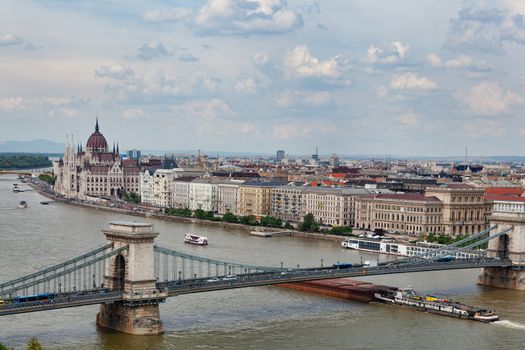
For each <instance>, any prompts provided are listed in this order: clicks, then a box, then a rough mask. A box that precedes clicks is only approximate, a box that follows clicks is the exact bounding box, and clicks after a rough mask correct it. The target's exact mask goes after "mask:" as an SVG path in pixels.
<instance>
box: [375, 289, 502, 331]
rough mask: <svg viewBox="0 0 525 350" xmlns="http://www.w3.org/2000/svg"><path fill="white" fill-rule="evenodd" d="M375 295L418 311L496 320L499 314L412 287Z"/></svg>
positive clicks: (472, 318) (488, 320) (481, 319)
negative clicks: (418, 290) (422, 292)
mask: <svg viewBox="0 0 525 350" xmlns="http://www.w3.org/2000/svg"><path fill="white" fill-rule="evenodd" d="M374 297H375V298H376V299H377V300H379V301H382V302H384V303H387V304H394V305H399V306H406V307H409V308H412V309H416V310H418V311H424V312H430V313H433V314H438V315H443V316H450V317H456V318H460V319H466V320H473V321H480V322H485V323H488V322H494V321H497V320H499V316H498V315H497V314H496V312H495V311H494V310H491V309H486V308H482V307H475V306H470V305H466V304H462V303H459V302H457V301H453V300H450V299H443V298H438V297H436V296H433V295H420V294H418V293H416V292H415V291H414V290H413V289H411V288H400V289H398V290H396V291H392V290H385V291H380V292H377V293H375V295H374Z"/></svg>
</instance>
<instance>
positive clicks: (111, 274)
mask: <svg viewBox="0 0 525 350" xmlns="http://www.w3.org/2000/svg"><path fill="white" fill-rule="evenodd" d="M102 232H103V233H104V234H105V235H106V239H107V240H108V241H109V242H111V243H113V249H118V248H121V247H125V246H127V247H128V249H127V250H124V251H123V252H122V253H120V254H118V255H116V256H115V257H112V258H111V260H110V261H109V262H108V264H107V265H106V271H105V274H104V286H105V287H106V288H109V289H111V290H120V291H122V293H123V300H122V301H119V302H115V303H112V304H102V305H101V306H100V312H99V313H98V314H97V325H98V326H101V327H105V328H111V329H114V330H117V331H121V332H124V333H129V334H136V335H158V334H161V333H163V327H162V321H161V319H160V314H159V303H160V302H163V301H165V299H166V297H167V294H166V293H162V292H160V291H158V290H157V288H156V285H155V282H156V280H155V270H154V266H155V264H154V262H155V254H154V251H153V243H154V241H155V238H156V237H157V236H158V233H156V232H153V226H152V224H148V223H138V222H124V221H119V222H112V223H110V224H109V229H108V230H102Z"/></svg>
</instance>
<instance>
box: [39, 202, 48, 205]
mask: <svg viewBox="0 0 525 350" xmlns="http://www.w3.org/2000/svg"><path fill="white" fill-rule="evenodd" d="M40 204H42V205H48V204H49V202H48V201H41V202H40Z"/></svg>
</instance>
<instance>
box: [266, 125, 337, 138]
mask: <svg viewBox="0 0 525 350" xmlns="http://www.w3.org/2000/svg"><path fill="white" fill-rule="evenodd" d="M335 132H337V128H336V127H335V126H334V125H333V124H332V123H331V122H318V121H310V122H306V123H304V122H301V123H282V124H278V125H275V126H274V127H273V130H272V134H273V137H274V138H276V139H278V140H293V139H295V138H297V137H308V138H310V137H316V136H321V135H326V134H333V133H335Z"/></svg>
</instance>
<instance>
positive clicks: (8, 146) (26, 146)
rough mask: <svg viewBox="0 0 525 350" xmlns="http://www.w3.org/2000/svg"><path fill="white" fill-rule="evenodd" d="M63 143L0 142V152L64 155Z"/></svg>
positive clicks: (37, 141)
mask: <svg viewBox="0 0 525 350" xmlns="http://www.w3.org/2000/svg"><path fill="white" fill-rule="evenodd" d="M65 147H66V145H65V144H63V143H58V142H53V141H48V140H32V141H0V152H24V153H64V148H65Z"/></svg>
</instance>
